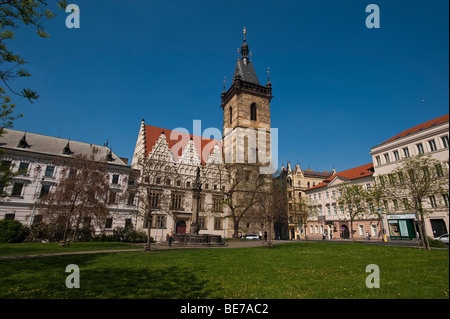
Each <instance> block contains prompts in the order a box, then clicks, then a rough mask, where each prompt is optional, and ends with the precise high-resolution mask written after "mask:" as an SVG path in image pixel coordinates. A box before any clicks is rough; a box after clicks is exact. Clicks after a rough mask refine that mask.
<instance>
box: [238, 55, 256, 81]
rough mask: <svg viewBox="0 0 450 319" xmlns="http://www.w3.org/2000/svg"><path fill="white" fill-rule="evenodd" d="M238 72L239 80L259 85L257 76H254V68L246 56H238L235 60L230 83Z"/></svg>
mask: <svg viewBox="0 0 450 319" xmlns="http://www.w3.org/2000/svg"><path fill="white" fill-rule="evenodd" d="M238 74H239V77H240V79H241V80H243V81H245V82H250V83H253V84H258V85H260V84H259V81H258V77H257V76H256V72H255V68H254V67H253V64H252V62H251V61H250V60H249V59H248V58H239V60H238V61H237V63H236V68H235V69H234V74H233V81H232V83H234V81H235V80H236V77H237V76H238Z"/></svg>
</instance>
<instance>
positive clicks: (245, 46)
mask: <svg viewBox="0 0 450 319" xmlns="http://www.w3.org/2000/svg"><path fill="white" fill-rule="evenodd" d="M243 31H244V43H242V45H241V56H242V58H243V59H244V60H245V61H244V63H246V62H248V53H249V50H248V44H247V40H246V39H245V36H246V34H247V29H246V28H245V27H244V30H243Z"/></svg>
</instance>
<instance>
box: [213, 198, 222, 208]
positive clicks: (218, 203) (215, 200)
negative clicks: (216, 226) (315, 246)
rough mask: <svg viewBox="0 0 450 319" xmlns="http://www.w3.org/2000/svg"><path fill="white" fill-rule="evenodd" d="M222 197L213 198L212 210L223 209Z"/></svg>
mask: <svg viewBox="0 0 450 319" xmlns="http://www.w3.org/2000/svg"><path fill="white" fill-rule="evenodd" d="M222 207H223V199H222V198H221V197H214V198H213V212H221V211H222V210H223V209H222Z"/></svg>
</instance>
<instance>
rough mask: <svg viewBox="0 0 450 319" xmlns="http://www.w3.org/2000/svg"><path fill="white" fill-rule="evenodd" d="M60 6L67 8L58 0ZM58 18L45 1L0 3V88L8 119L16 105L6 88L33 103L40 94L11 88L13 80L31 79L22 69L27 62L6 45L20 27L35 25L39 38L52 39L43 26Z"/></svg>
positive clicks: (29, 90) (7, 0) (13, 0)
mask: <svg viewBox="0 0 450 319" xmlns="http://www.w3.org/2000/svg"><path fill="white" fill-rule="evenodd" d="M57 6H58V7H60V8H62V9H65V8H66V6H67V3H66V0H58V2H57ZM55 16H56V14H55V13H54V12H52V11H50V10H49V9H47V1H46V0H3V1H1V0H0V79H1V81H2V82H3V83H2V87H0V99H1V100H2V102H3V105H2V107H3V109H2V111H3V112H5V113H6V114H8V116H11V115H10V114H11V113H12V111H13V110H14V108H15V105H14V104H11V100H10V99H9V97H8V96H6V95H5V93H6V92H5V89H4V88H7V89H8V90H9V91H10V92H12V93H13V94H15V95H18V96H22V97H24V98H26V99H28V101H30V102H34V101H36V100H37V99H38V98H39V95H38V94H37V92H35V91H33V90H31V89H29V88H24V89H22V90H16V89H14V88H12V86H11V85H10V81H11V80H12V79H14V78H24V77H30V76H31V74H30V72H29V71H28V70H26V69H24V68H23V66H24V65H25V64H26V63H27V62H26V61H25V59H24V58H23V57H22V56H21V55H19V54H17V53H15V52H13V51H12V50H10V49H9V48H8V46H7V44H8V42H9V41H11V40H13V39H14V38H15V36H16V33H15V30H17V29H18V28H19V27H20V26H33V27H34V28H35V29H36V33H37V34H38V36H40V37H42V38H47V37H49V34H48V33H47V32H46V31H45V29H44V23H45V22H46V21H50V20H51V19H53V18H54V17H55ZM3 86H4V87H3ZM20 116H21V115H18V117H20Z"/></svg>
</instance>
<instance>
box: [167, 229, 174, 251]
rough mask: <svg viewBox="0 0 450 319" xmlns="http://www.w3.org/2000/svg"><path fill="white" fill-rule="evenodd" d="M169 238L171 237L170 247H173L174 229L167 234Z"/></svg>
mask: <svg viewBox="0 0 450 319" xmlns="http://www.w3.org/2000/svg"><path fill="white" fill-rule="evenodd" d="M167 236H168V237H169V247H172V241H173V232H172V228H171V229H170V232H169V233H168V234H167Z"/></svg>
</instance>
